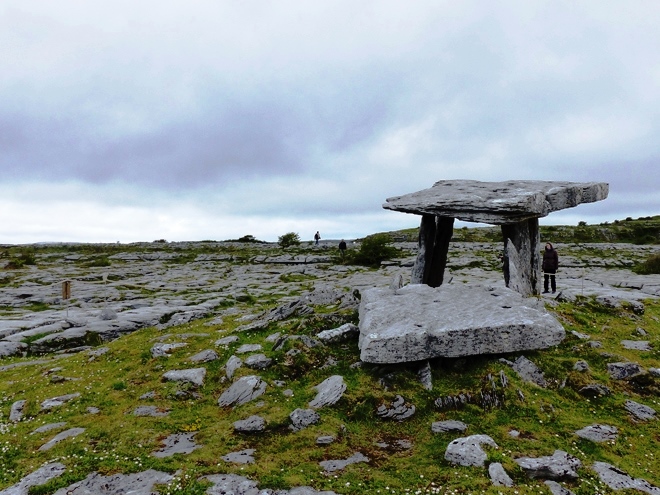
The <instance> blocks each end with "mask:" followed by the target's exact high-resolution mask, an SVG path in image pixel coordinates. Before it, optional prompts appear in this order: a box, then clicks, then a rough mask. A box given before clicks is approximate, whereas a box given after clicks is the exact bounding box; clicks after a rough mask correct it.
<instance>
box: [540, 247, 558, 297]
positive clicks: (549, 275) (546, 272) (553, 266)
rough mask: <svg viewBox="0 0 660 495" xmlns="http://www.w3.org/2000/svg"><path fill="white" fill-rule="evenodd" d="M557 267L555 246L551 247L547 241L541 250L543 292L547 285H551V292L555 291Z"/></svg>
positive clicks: (546, 291) (546, 290) (546, 289)
mask: <svg viewBox="0 0 660 495" xmlns="http://www.w3.org/2000/svg"><path fill="white" fill-rule="evenodd" d="M557 268H559V256H558V255H557V251H556V250H555V248H554V247H552V244H551V243H549V242H547V243H546V244H545V250H544V251H543V264H542V265H541V269H542V270H543V293H544V294H547V293H548V285H550V286H551V288H552V293H553V294H554V293H555V292H556V291H557V282H556V281H555V273H557ZM548 282H549V283H548Z"/></svg>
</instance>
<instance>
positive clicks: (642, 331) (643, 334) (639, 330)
mask: <svg viewBox="0 0 660 495" xmlns="http://www.w3.org/2000/svg"><path fill="white" fill-rule="evenodd" d="M635 331H636V332H637V335H639V336H641V337H646V336H647V335H648V333H647V332H646V330H644V329H643V328H641V327H637V328H636V329H635Z"/></svg>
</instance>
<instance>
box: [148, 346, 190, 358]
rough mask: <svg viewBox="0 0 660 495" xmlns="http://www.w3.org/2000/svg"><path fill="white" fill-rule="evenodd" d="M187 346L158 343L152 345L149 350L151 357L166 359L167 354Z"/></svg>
mask: <svg viewBox="0 0 660 495" xmlns="http://www.w3.org/2000/svg"><path fill="white" fill-rule="evenodd" d="M187 345H188V344H186V343H185V342H177V343H174V344H163V343H161V342H158V343H157V344H154V345H153V347H152V348H151V357H154V358H157V357H168V356H169V354H170V353H171V352H172V351H173V350H175V349H180V348H181V347H186V346H187Z"/></svg>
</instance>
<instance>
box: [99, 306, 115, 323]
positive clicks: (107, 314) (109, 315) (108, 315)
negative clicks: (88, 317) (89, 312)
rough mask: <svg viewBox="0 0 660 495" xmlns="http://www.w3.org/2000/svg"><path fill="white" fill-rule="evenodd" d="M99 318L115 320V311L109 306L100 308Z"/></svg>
mask: <svg viewBox="0 0 660 495" xmlns="http://www.w3.org/2000/svg"><path fill="white" fill-rule="evenodd" d="M99 318H100V319H101V320H116V319H117V312H116V311H115V310H113V309H110V308H104V309H103V310H101V314H99Z"/></svg>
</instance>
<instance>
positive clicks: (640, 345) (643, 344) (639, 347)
mask: <svg viewBox="0 0 660 495" xmlns="http://www.w3.org/2000/svg"><path fill="white" fill-rule="evenodd" d="M621 346H622V347H623V348H624V349H630V350H633V351H652V350H653V347H651V343H650V342H649V341H647V340H622V341H621Z"/></svg>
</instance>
